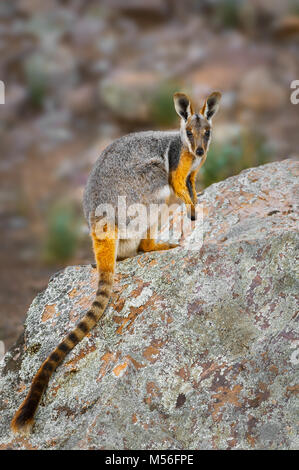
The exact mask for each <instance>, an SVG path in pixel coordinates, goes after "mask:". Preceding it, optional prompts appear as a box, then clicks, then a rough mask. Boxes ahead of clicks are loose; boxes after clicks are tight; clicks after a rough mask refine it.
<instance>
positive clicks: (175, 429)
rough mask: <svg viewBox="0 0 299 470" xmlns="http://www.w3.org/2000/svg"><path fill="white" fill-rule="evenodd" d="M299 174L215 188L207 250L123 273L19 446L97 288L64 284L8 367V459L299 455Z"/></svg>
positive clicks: (254, 177) (67, 280)
mask: <svg viewBox="0 0 299 470" xmlns="http://www.w3.org/2000/svg"><path fill="white" fill-rule="evenodd" d="M298 170H299V168H298V163H297V162H295V161H293V160H285V161H283V162H280V163H272V164H268V165H265V166H262V167H258V168H253V169H249V170H246V171H243V172H242V173H241V174H240V175H238V176H235V177H231V178H229V179H227V180H225V181H223V182H221V183H217V184H214V185H212V186H210V187H209V188H208V189H206V191H205V192H204V194H203V195H202V197H201V205H202V208H203V214H204V219H203V224H200V225H198V226H196V228H195V231H197V230H201V229H202V228H203V233H204V242H203V245H202V246H201V247H200V244H199V245H198V247H197V248H196V246H195V249H192V250H188V249H187V248H186V243H185V242H186V240H185V242H182V245H181V246H180V247H178V248H176V249H174V250H172V251H168V252H161V253H152V254H141V255H140V256H137V257H135V258H133V259H129V260H125V261H123V262H119V263H118V264H117V272H116V280H115V287H114V292H113V298H112V301H111V304H110V306H109V308H108V309H107V312H106V315H105V317H104V318H103V320H102V322H101V324H100V325H98V326H97V327H96V328H95V329H94V330H93V331H92V332H91V333H90V334H89V335H88V337H87V338H85V339H84V340H83V341H82V343H80V344H79V345H78V346H77V347H76V348H75V349H74V350H73V351H72V353H71V354H70V355H69V356H68V357H67V359H66V360H65V362H64V364H63V365H62V366H60V367H59V368H58V370H57V371H56V373H55V374H54V376H53V378H52V379H51V381H50V384H49V387H48V390H47V392H46V394H45V395H44V397H43V399H42V402H41V405H40V408H39V410H38V413H37V415H36V424H35V427H34V432H33V433H32V434H31V435H30V437H28V438H21V437H14V436H13V435H12V434H11V432H10V430H9V422H10V420H11V418H12V415H13V413H14V411H15V410H16V408H17V407H18V406H19V404H20V402H21V401H22V399H23V398H24V396H25V394H26V392H27V390H28V387H29V384H30V382H31V379H32V376H33V374H34V373H35V372H36V370H37V369H38V368H39V366H40V364H41V362H42V361H43V360H44V359H45V357H46V356H47V354H48V353H49V352H50V351H51V350H52V348H53V347H54V346H55V345H56V344H57V343H58V342H59V341H60V340H61V339H62V338H63V336H64V335H65V334H66V333H67V332H68V331H69V330H70V328H72V327H73V326H74V324H75V322H76V321H77V320H78V319H79V318H80V317H81V316H82V315H83V314H84V312H86V310H87V309H88V306H89V304H90V302H91V301H92V299H93V295H94V292H95V289H96V272H95V270H94V269H92V268H91V266H80V267H78V266H75V267H68V268H66V269H65V270H64V271H62V272H60V273H57V275H55V276H54V277H53V278H52V279H51V281H50V282H49V286H48V288H47V290H46V291H45V292H43V293H41V294H39V295H38V296H37V297H36V299H35V300H34V301H33V303H32V305H31V307H30V309H29V311H28V314H27V319H26V324H25V334H24V337H22V338H20V340H19V341H18V343H17V344H16V345H15V346H14V347H13V348H12V349H11V350H10V351H9V352H8V353H7V354H6V356H5V357H4V359H3V360H2V363H1V376H0V448H1V449H11V448H13V449H28V448H33V449H48V448H49V449H237V448H238V449H295V448H298V447H299V445H298V444H299V442H298V429H296V410H298V401H296V395H297V394H298V391H299V385H298V365H299V332H298V328H297V330H296V327H295V324H296V313H297V311H298V291H299V290H298V273H297V276H296V265H295V250H296V243H297V248H298V238H299V237H298V218H297V215H298V213H297V215H296V191H297V195H298V187H296V181H298ZM187 241H188V239H187ZM193 248H194V246H193ZM297 320H298V317H297ZM297 400H298V398H297Z"/></svg>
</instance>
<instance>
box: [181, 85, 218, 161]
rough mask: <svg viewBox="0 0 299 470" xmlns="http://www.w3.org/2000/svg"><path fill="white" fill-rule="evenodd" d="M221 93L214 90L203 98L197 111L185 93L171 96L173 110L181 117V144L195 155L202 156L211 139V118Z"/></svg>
mask: <svg viewBox="0 0 299 470" xmlns="http://www.w3.org/2000/svg"><path fill="white" fill-rule="evenodd" d="M220 98H221V93H219V92H218V91H215V92H213V93H211V94H210V95H209V96H208V97H207V99H206V100H205V103H204V105H203V106H202V108H201V109H200V111H199V112H195V111H194V107H193V105H192V103H191V101H190V99H189V97H188V96H187V95H186V94H185V93H175V94H174V96H173V99H174V106H175V110H176V112H177V113H178V115H179V116H180V118H181V139H182V142H183V144H184V145H185V146H186V147H187V148H188V149H189V151H190V152H191V153H192V154H193V155H194V156H196V157H200V158H202V157H204V156H205V154H206V153H207V151H208V148H209V143H210V140H211V130H212V118H213V116H214V115H215V114H216V112H217V111H218V108H219V101H220Z"/></svg>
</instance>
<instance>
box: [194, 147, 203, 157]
mask: <svg viewBox="0 0 299 470" xmlns="http://www.w3.org/2000/svg"><path fill="white" fill-rule="evenodd" d="M203 154H204V149H203V148H202V147H197V149H196V155H198V156H199V157H202V156H203Z"/></svg>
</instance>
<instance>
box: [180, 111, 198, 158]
mask: <svg viewBox="0 0 299 470" xmlns="http://www.w3.org/2000/svg"><path fill="white" fill-rule="evenodd" d="M181 135H182V137H183V142H184V144H185V145H187V147H188V149H189V152H190V153H192V155H195V153H194V152H193V150H192V147H191V144H190V140H189V139H188V137H187V133H186V127H185V121H184V120H183V119H181Z"/></svg>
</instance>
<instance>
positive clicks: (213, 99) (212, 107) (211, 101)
mask: <svg viewBox="0 0 299 470" xmlns="http://www.w3.org/2000/svg"><path fill="white" fill-rule="evenodd" d="M220 99H221V93H219V91H214V92H213V93H211V94H210V95H209V96H208V97H207V99H206V101H205V104H204V105H203V107H202V108H201V111H200V113H201V114H202V115H203V116H204V117H205V118H206V119H207V120H208V121H211V119H212V117H213V116H214V115H215V114H216V113H217V111H218V108H219V102H220Z"/></svg>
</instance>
